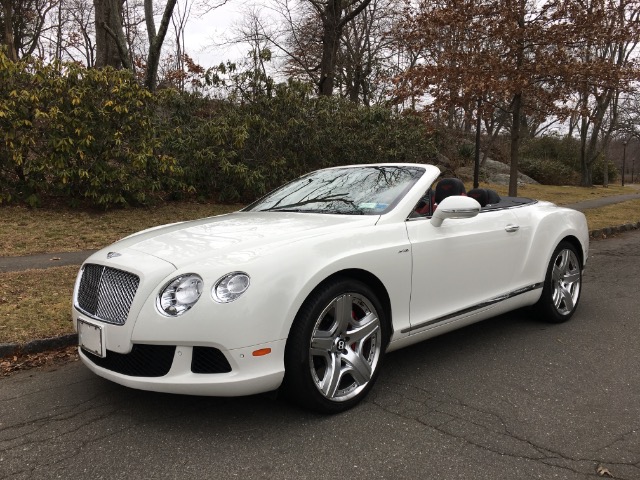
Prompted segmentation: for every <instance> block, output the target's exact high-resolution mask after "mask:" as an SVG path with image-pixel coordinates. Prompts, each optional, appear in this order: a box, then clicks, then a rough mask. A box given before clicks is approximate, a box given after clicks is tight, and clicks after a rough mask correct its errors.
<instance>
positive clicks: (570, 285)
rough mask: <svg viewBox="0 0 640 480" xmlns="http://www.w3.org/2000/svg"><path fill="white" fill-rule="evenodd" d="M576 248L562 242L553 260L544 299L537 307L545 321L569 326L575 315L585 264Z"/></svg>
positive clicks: (541, 298) (548, 271) (545, 281)
mask: <svg viewBox="0 0 640 480" xmlns="http://www.w3.org/2000/svg"><path fill="white" fill-rule="evenodd" d="M579 258H580V256H579V255H578V251H577V250H576V248H575V247H574V246H573V245H572V244H571V243H569V242H560V244H559V245H558V246H557V247H556V249H555V250H554V252H553V255H552V256H551V261H550V262H549V266H548V268H547V275H546V277H545V280H544V286H543V288H542V295H541V297H540V300H538V303H537V304H536V305H535V308H536V311H537V312H538V313H539V314H540V315H541V316H542V317H543V319H544V320H546V321H549V322H553V323H561V322H566V321H567V320H569V319H570V318H571V316H572V315H573V314H574V312H575V311H576V308H577V307H578V301H579V300H580V291H581V287H582V264H581V263H580V260H579Z"/></svg>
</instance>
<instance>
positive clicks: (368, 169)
mask: <svg viewBox="0 0 640 480" xmlns="http://www.w3.org/2000/svg"><path fill="white" fill-rule="evenodd" d="M439 175H440V171H439V170H438V168H436V167H434V166H431V165H417V164H379V165H354V166H345V167H336V168H330V169H325V170H320V171H316V172H313V173H310V174H308V175H306V176H303V177H301V178H299V179H297V180H294V181H293V182H290V183H288V184H286V185H285V186H283V187H281V188H279V189H278V190H276V191H274V192H272V193H270V194H268V195H266V196H265V197H264V198H262V199H260V200H258V201H257V202H255V203H253V204H251V205H249V206H248V207H246V208H245V209H243V210H241V211H239V212H236V213H232V214H228V215H221V216H217V217H211V218H204V219H201V220H196V221H190V222H184V223H176V224H172V225H166V226H162V227H157V228H152V229H150V230H145V231H143V232H140V233H137V234H135V235H131V236H129V237H127V238H124V239H123V240H120V241H119V242H117V243H115V244H113V245H111V246H109V247H107V248H105V249H103V250H101V251H99V252H97V253H95V254H94V255H92V256H91V257H90V258H89V259H88V260H87V261H86V262H85V264H84V265H83V266H82V268H81V270H80V272H79V274H78V279H77V281H76V285H75V291H74V296H73V319H74V323H75V325H76V327H77V329H78V334H79V343H80V348H79V351H80V358H81V359H82V361H83V362H84V363H85V364H86V365H87V366H88V367H89V368H90V369H91V370H92V371H94V372H95V373H96V374H98V375H100V376H102V377H104V378H107V379H109V380H112V381H114V382H117V383H120V384H122V385H127V386H129V387H134V388H139V389H144V390H154V391H160V392H172V393H184V394H194V395H218V396H235V395H249V394H254V393H259V392H267V391H271V390H276V389H278V388H280V389H281V390H282V391H283V392H284V393H286V394H287V395H288V396H289V397H290V398H292V399H294V400H295V401H297V402H298V403H300V404H301V405H303V406H305V407H307V408H311V409H314V410H318V411H322V412H339V411H342V410H345V409H347V408H350V407H352V406H353V405H355V404H356V403H357V402H359V401H360V400H362V398H363V397H364V396H365V395H366V394H367V392H368V391H369V390H370V389H371V388H372V387H373V384H374V382H375V380H376V377H377V376H378V374H379V372H380V368H381V366H382V360H383V358H384V355H385V354H386V353H387V352H390V351H392V350H396V349H398V348H402V347H405V346H407V345H411V344H414V343H416V342H419V341H421V340H424V339H427V338H430V337H433V336H435V335H439V334H442V333H445V332H448V331H450V330H453V329H456V328H460V327H463V326H465V325H469V324H471V323H473V322H477V321H479V320H483V319H486V318H488V317H492V316H495V315H498V314H501V313H504V312H507V311H510V310H513V309H516V308H521V307H526V306H534V307H535V310H534V311H535V312H537V314H538V315H540V316H541V317H542V318H544V319H545V320H548V321H551V322H562V321H565V320H568V319H569V318H570V317H571V316H572V315H573V313H574V312H575V310H576V307H577V305H578V300H579V298H580V290H581V288H580V286H581V282H582V269H583V267H584V264H585V261H586V259H587V250H588V231H587V224H586V221H585V217H584V215H583V214H582V213H579V212H577V211H575V210H570V209H566V208H559V207H557V206H555V205H553V204H551V203H548V202H542V201H536V200H531V199H528V198H514V197H507V198H500V197H499V196H498V195H497V194H496V193H495V192H493V191H490V190H482V189H475V190H472V191H470V192H468V193H467V192H465V189H464V185H463V184H462V182H460V181H459V180H456V179H441V180H439V181H438V177H439Z"/></svg>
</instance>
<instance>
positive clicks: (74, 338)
mask: <svg viewBox="0 0 640 480" xmlns="http://www.w3.org/2000/svg"><path fill="white" fill-rule="evenodd" d="M631 230H640V222H636V223H625V224H624V225H618V226H616V227H607V228H600V229H598V230H591V231H590V232H589V237H590V238H591V239H594V240H597V239H604V238H607V237H609V236H611V235H614V234H616V233H624V232H629V231H631ZM77 344H78V334H77V333H69V334H67V335H61V336H59V337H52V338H43V339H39V340H31V341H30V342H27V343H25V344H19V343H0V358H4V357H9V356H11V355H17V354H30V353H42V352H46V351H48V350H56V349H59V348H66V347H71V346H73V345H77Z"/></svg>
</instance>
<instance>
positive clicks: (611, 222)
mask: <svg viewBox="0 0 640 480" xmlns="http://www.w3.org/2000/svg"><path fill="white" fill-rule="evenodd" d="M584 214H585V216H586V217H587V224H588V225H589V230H599V229H601V228H607V227H617V226H618V225H624V224H626V223H636V222H640V199H638V200H631V201H628V202H622V203H616V204H614V205H607V206H606V207H600V208H590V209H588V210H585V212H584Z"/></svg>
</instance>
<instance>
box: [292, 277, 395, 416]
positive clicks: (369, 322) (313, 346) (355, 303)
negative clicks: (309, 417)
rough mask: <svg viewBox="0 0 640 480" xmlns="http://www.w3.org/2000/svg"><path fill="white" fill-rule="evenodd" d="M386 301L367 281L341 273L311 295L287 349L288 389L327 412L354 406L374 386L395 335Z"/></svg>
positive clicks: (300, 400) (309, 405) (303, 402)
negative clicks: (339, 276)
mask: <svg viewBox="0 0 640 480" xmlns="http://www.w3.org/2000/svg"><path fill="white" fill-rule="evenodd" d="M388 330H389V328H388V325H387V321H386V318H385V313H384V309H383V307H382V305H381V304H380V301H379V300H378V299H377V298H376V295H375V294H374V292H373V291H372V290H371V289H370V288H369V287H368V286H367V285H366V284H364V283H362V282H360V281H358V280H353V279H339V280H335V281H333V282H331V283H328V284H326V285H324V286H322V287H320V288H319V289H318V290H316V291H315V292H314V293H312V294H311V296H310V297H309V298H308V299H307V301H305V303H304V304H303V306H302V308H301V309H300V312H299V313H298V315H297V316H296V320H295V321H294V324H293V326H292V327H291V332H290V335H289V339H288V341H287V348H286V352H285V379H284V384H283V388H284V390H285V392H286V393H287V394H288V395H289V396H290V397H291V398H292V399H293V400H295V401H296V402H297V403H299V404H300V405H301V406H303V407H305V408H310V409H312V410H315V411H319V412H322V413H338V412H342V411H344V410H347V409H349V408H351V407H353V406H354V405H355V404H357V403H358V402H360V401H361V400H362V399H363V398H364V397H365V396H366V395H367V393H368V392H369V390H370V389H371V387H372V386H373V384H374V383H375V381H376V378H377V376H378V372H379V371H380V367H381V365H382V358H383V356H384V350H385V348H386V345H387V341H388V338H389V334H388Z"/></svg>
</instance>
